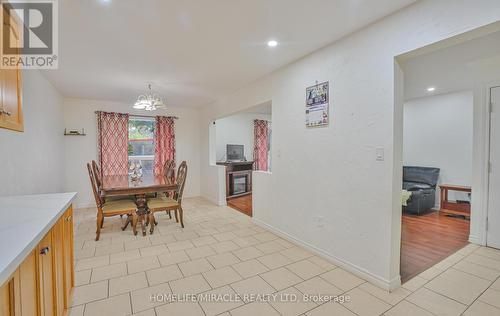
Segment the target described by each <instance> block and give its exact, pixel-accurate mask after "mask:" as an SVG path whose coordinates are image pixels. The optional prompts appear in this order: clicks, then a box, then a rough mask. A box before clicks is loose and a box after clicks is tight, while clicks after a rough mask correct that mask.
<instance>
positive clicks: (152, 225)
mask: <svg viewBox="0 0 500 316" xmlns="http://www.w3.org/2000/svg"><path fill="white" fill-rule="evenodd" d="M149 225H150V227H149V233H150V234H151V235H152V234H153V232H154V231H155V226H156V219H155V214H154V213H153V212H150V213H149Z"/></svg>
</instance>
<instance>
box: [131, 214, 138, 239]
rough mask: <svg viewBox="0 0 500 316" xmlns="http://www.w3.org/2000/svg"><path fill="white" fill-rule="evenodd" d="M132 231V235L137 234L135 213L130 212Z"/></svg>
mask: <svg viewBox="0 0 500 316" xmlns="http://www.w3.org/2000/svg"><path fill="white" fill-rule="evenodd" d="M132 231H133V232H134V236H136V235H137V214H136V213H135V212H134V213H133V214H132Z"/></svg>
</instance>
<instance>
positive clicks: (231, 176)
mask: <svg viewBox="0 0 500 316" xmlns="http://www.w3.org/2000/svg"><path fill="white" fill-rule="evenodd" d="M217 165H219V166H225V167H226V200H230V199H232V198H236V197H239V196H243V195H247V194H251V193H252V171H253V161H219V162H217Z"/></svg>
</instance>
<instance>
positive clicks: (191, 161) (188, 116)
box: [64, 99, 200, 207]
mask: <svg viewBox="0 0 500 316" xmlns="http://www.w3.org/2000/svg"><path fill="white" fill-rule="evenodd" d="M97 110H102V111H108V112H121V113H131V114H138V115H141V114H142V115H144V111H134V110H133V109H132V106H131V105H130V104H124V103H116V102H110V101H98V100H84V99H64V123H65V127H66V128H68V129H82V128H85V132H86V134H87V136H84V137H70V136H68V137H66V139H65V142H66V152H65V162H66V165H65V170H66V178H65V188H66V190H70V191H77V192H78V197H77V199H76V201H75V205H76V207H89V206H94V205H95V201H94V197H93V195H92V192H91V187H90V180H89V178H88V173H87V169H86V163H87V162H89V161H91V160H92V159H94V160H97V119H96V115H95V113H94V112H95V111H97ZM153 115H168V116H170V115H172V116H177V117H179V119H178V120H176V121H175V140H176V160H177V162H180V161H182V160H186V162H187V164H188V178H187V180H186V181H187V182H186V188H185V193H184V195H185V196H187V197H189V196H198V195H200V151H199V147H200V146H199V144H200V127H199V126H200V124H199V110H198V109H188V108H178V107H169V108H167V110H158V111H156V112H155V113H154V114H153Z"/></svg>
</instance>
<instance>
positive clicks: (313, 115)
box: [306, 81, 330, 127]
mask: <svg viewBox="0 0 500 316" xmlns="http://www.w3.org/2000/svg"><path fill="white" fill-rule="evenodd" d="M329 94H330V93H329V82H328V81H325V82H322V83H316V84H315V85H314V86H310V87H307V88H306V127H323V126H328V123H329V118H330V114H329Z"/></svg>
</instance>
